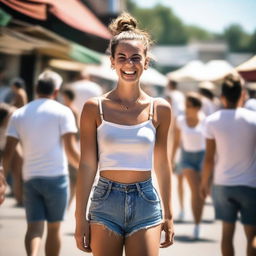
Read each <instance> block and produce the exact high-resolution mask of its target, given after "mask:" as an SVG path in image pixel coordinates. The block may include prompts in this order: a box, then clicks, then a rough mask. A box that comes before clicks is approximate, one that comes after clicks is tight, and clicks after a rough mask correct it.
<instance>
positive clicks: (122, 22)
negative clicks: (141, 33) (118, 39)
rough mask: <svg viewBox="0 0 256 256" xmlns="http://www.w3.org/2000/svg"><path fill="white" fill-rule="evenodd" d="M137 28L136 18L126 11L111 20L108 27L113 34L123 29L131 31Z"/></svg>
mask: <svg viewBox="0 0 256 256" xmlns="http://www.w3.org/2000/svg"><path fill="white" fill-rule="evenodd" d="M136 28H137V20H136V19H135V18H133V17H132V16H131V15H130V14H128V13H122V14H121V15H120V16H119V17H117V18H116V19H115V20H113V21H112V22H111V24H110V25H109V29H110V30H111V32H112V34H113V36H115V35H118V34H120V33H122V32H123V31H132V30H135V29H136Z"/></svg>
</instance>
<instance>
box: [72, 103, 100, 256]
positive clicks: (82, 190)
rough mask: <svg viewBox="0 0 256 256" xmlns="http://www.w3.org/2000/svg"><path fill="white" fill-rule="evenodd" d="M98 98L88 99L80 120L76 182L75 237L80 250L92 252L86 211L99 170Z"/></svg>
mask: <svg viewBox="0 0 256 256" xmlns="http://www.w3.org/2000/svg"><path fill="white" fill-rule="evenodd" d="M97 116H99V113H98V105H97V100H96V99H92V100H88V101H87V102H86V103H85V105H84V108H83V111H82V114H81V120H80V141H81V142H80V143H81V157H80V163H79V169H78V173H77V184H76V186H77V187H76V210H75V217H76V230H75V238H76V243H77V247H78V248H79V249H80V250H83V251H86V252H90V251H91V249H90V233H89V222H88V221H87V220H86V212H87V206H88V200H89V196H90V192H91V188H92V185H93V182H94V179H95V175H96V172H97V165H98V161H97V123H96V118H97Z"/></svg>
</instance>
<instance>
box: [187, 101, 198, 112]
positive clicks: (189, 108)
mask: <svg viewBox="0 0 256 256" xmlns="http://www.w3.org/2000/svg"><path fill="white" fill-rule="evenodd" d="M199 110H200V108H199V107H196V106H194V105H193V103H192V102H191V101H190V100H188V99H187V100H186V113H187V114H196V113H197V112H198V111H199Z"/></svg>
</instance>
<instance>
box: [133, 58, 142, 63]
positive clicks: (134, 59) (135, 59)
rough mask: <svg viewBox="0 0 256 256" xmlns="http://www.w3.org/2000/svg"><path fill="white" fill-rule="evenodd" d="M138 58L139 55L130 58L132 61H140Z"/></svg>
mask: <svg viewBox="0 0 256 256" xmlns="http://www.w3.org/2000/svg"><path fill="white" fill-rule="evenodd" d="M140 60H141V58H140V57H134V58H131V61H132V62H140Z"/></svg>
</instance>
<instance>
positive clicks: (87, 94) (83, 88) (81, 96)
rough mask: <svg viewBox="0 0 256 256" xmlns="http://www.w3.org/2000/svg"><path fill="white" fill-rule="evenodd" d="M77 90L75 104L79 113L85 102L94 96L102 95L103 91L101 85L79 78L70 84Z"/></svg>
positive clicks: (70, 86)
mask: <svg viewBox="0 0 256 256" xmlns="http://www.w3.org/2000/svg"><path fill="white" fill-rule="evenodd" d="M68 87H69V88H71V89H72V90H73V91H74V92H75V100H74V106H75V108H76V109H77V110H78V112H79V115H80V114H81V112H82V110H83V106H84V103H85V102H86V101H87V100H88V99H89V98H92V97H98V96H100V95H102V93H103V91H102V88H101V87H100V85H98V84H97V83H94V82H92V81H89V80H79V81H76V82H74V83H71V84H69V85H68Z"/></svg>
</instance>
